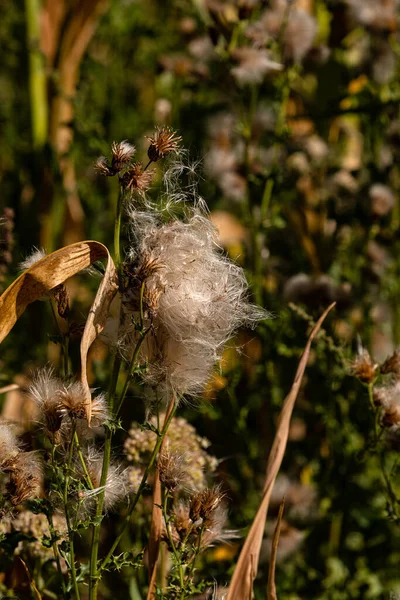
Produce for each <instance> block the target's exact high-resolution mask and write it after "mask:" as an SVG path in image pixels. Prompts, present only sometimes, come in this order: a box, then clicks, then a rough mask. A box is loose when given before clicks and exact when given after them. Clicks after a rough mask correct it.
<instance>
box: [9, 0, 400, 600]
mask: <svg viewBox="0 0 400 600" xmlns="http://www.w3.org/2000/svg"><path fill="white" fill-rule="evenodd" d="M0 8H1V15H2V16H1V19H0V42H1V56H2V67H3V68H2V70H1V73H0V124H1V136H0V183H1V198H0V203H1V212H2V217H3V218H4V221H3V227H2V229H1V239H0V244H1V247H2V252H1V254H0V286H1V288H2V289H5V287H6V286H7V285H8V284H9V283H11V282H12V281H13V279H14V278H15V277H16V274H17V272H18V263H19V262H20V261H21V260H22V259H23V258H24V257H25V256H26V255H27V254H28V253H29V252H30V250H31V248H32V246H37V247H43V248H45V250H46V251H48V252H50V251H52V250H54V249H56V248H58V247H60V246H61V245H65V244H67V243H71V242H73V241H77V240H81V239H96V240H99V241H101V242H103V243H105V244H106V245H108V246H111V241H112V234H113V215H114V210H115V203H116V198H117V189H116V184H115V182H113V181H112V180H111V181H110V180H106V179H104V178H103V179H101V178H100V177H98V176H97V175H96V174H95V171H94V170H93V163H94V161H95V159H96V158H97V157H98V156H99V155H103V154H108V153H109V148H110V144H111V142H112V141H114V140H116V141H120V140H123V139H128V140H129V142H132V143H134V144H135V145H136V146H137V147H138V153H139V155H142V156H144V155H145V151H146V148H147V145H146V140H145V138H144V136H145V135H151V133H152V131H153V129H154V126H155V125H157V124H159V125H162V124H165V125H169V126H172V127H173V128H176V129H177V130H178V131H179V133H180V135H182V137H183V141H184V145H185V147H186V148H188V150H189V155H190V158H191V159H192V160H193V161H194V164H193V165H192V166H191V167H190V168H191V169H195V170H196V171H197V172H198V174H199V190H200V193H201V194H202V196H203V197H204V198H205V200H206V202H207V203H208V206H209V207H210V210H211V218H212V219H213V221H214V223H215V225H216V226H217V227H218V228H219V230H220V235H221V245H222V246H223V248H224V249H225V251H226V252H227V253H228V254H229V255H230V256H231V257H232V258H234V259H235V260H237V261H238V262H239V263H240V264H242V265H243V266H244V267H245V268H246V269H247V272H248V277H249V280H250V282H251V289H252V293H253V295H254V299H255V301H257V302H259V303H261V304H263V305H264V306H265V307H267V308H268V309H269V310H270V311H271V313H272V315H273V318H272V319H270V320H269V321H267V322H265V323H264V324H262V325H260V327H259V328H258V330H257V331H256V332H250V333H249V332H243V333H241V334H240V335H239V338H238V339H237V340H236V342H235V348H234V347H231V348H229V349H228V350H227V351H226V352H225V355H224V359H223V361H222V363H221V365H220V366H219V367H218V369H216V372H215V375H214V376H213V378H212V380H211V381H210V383H209V386H208V388H207V392H206V393H205V396H204V398H203V399H202V400H201V401H200V402H199V403H197V402H196V403H195V406H194V407H192V406H188V407H187V408H185V409H184V410H183V413H184V415H185V416H186V417H187V418H188V419H189V421H190V422H192V423H193V424H195V425H196V427H197V429H198V432H199V433H200V435H203V436H206V437H207V438H208V439H209V440H210V441H211V443H212V446H211V451H212V453H213V454H215V455H216V456H217V457H218V458H219V460H220V462H219V467H218V479H219V480H221V481H223V485H224V487H225V488H226V490H227V493H228V497H229V499H230V520H231V524H232V526H233V527H236V528H238V529H239V530H240V532H241V534H243V535H245V532H246V528H247V527H248V526H249V524H250V522H251V520H252V518H253V516H254V514H255V511H256V509H257V506H258V502H259V498H260V491H261V489H262V485H263V475H264V472H265V467H266V460H267V457H268V451H269V448H270V445H271V442H272V437H273V432H274V430H275V424H276V417H277V415H278V413H279V410H280V407H281V405H282V401H283V399H284V397H285V394H286V393H287V391H288V390H289V388H290V386H291V383H292V379H293V376H294V373H295V369H296V365H297V361H298V359H299V356H300V353H301V350H302V348H303V347H304V344H305V339H306V335H307V332H308V331H309V329H310V325H311V324H312V323H313V322H314V319H316V317H317V315H319V313H320V312H321V309H322V308H324V307H326V306H327V305H328V304H329V303H330V302H332V301H334V300H335V301H336V302H337V307H336V310H335V313H334V315H331V316H330V318H329V319H328V322H327V325H326V326H325V330H324V332H322V334H320V336H319V338H318V341H317V343H316V344H315V346H314V349H313V352H312V356H311V359H310V363H309V367H308V370H307V374H306V380H305V383H304V385H303V387H302V390H301V394H300V397H299V399H298V402H297V406H296V409H295V415H294V420H293V423H292V428H291V432H290V440H289V444H288V448H287V452H286V455H285V459H284V464H283V473H282V476H281V477H280V479H279V480H278V483H277V488H276V490H275V492H274V499H275V504H274V508H273V510H272V511H271V515H270V517H269V522H268V524H267V528H266V537H265V541H264V543H263V551H262V564H261V568H260V572H259V575H258V577H257V580H256V598H260V599H261V598H265V597H266V580H267V572H268V557H269V552H270V535H271V531H273V523H272V521H273V518H274V515H276V513H277V507H278V504H279V502H280V499H281V497H282V495H283V494H285V496H286V512H285V517H284V519H285V521H284V527H283V532H282V536H281V541H280V550H279V565H278V571H277V591H278V597H279V598H285V599H290V600H295V599H299V598H302V599H309V598H315V599H319V600H342V599H347V598H363V599H364V598H365V599H375V598H394V597H397V595H396V593H398V594H400V578H399V564H400V545H399V542H400V535H399V522H398V521H397V517H396V514H395V513H393V510H392V509H389V508H388V502H387V498H386V496H385V492H384V489H383V485H382V476H381V472H380V467H379V463H378V461H377V458H376V456H375V455H374V454H373V452H370V451H369V449H370V446H371V432H372V422H373V415H372V412H370V411H369V407H368V398H367V394H366V391H365V389H364V388H363V387H362V386H361V385H360V384H359V382H357V381H356V380H355V379H354V378H352V377H350V376H349V361H350V359H351V358H352V356H353V355H354V352H355V349H356V345H357V337H358V336H359V338H360V339H361V340H362V343H363V345H364V346H365V347H367V348H369V349H370V351H371V353H372V355H373V356H374V359H375V360H377V361H382V360H383V359H385V358H386V356H388V355H389V354H390V353H391V352H392V351H393V349H394V348H395V347H396V346H397V345H398V344H399V343H400V302H399V291H400V277H399V274H400V252H399V250H400V238H399V220H400V197H399V193H400V172H399V152H400V151H399V147H400V146H399V141H400V115H399V100H400V80H399V71H400V60H399V52H400V45H399V41H400V40H399V30H398V24H399V21H398V6H397V1H396V0H346V1H340V0H332V1H329V0H297V1H296V2H292V3H290V4H288V3H287V2H286V0H271V1H270V2H264V1H262V0H230V1H229V0H228V1H222V0H221V1H219V0H192V1H189V0H170V1H169V2H164V1H163V0H146V1H143V0H108V1H106V0H80V1H79V0H47V1H46V0H45V1H43V2H40V1H39V0H26V1H25V3H23V2H22V0H19V1H18V2H14V1H11V0H0ZM126 242H127V243H128V238H127V239H126ZM95 287H96V281H95V280H94V281H91V280H90V278H89V277H88V276H85V275H82V276H80V277H78V278H76V279H75V280H74V281H73V282H71V285H70V294H71V296H72V297H73V298H74V303H73V307H72V311H73V316H74V319H75V321H76V325H77V327H76V329H77V331H78V333H77V336H76V340H74V339H73V340H72V341H71V347H72V352H73V353H75V355H74V356H75V360H76V364H78V361H77V353H78V345H79V323H81V322H82V321H83V319H84V315H85V314H86V312H85V311H87V308H88V306H89V305H90V300H91V298H92V297H93V290H94V289H95ZM54 334H55V330H53V329H52V326H51V314H50V310H49V307H48V306H47V304H45V303H37V305H34V306H31V307H30V308H29V310H28V311H27V312H26V314H25V315H24V316H23V317H22V318H21V319H20V321H19V323H18V324H17V325H16V327H15V328H14V330H13V332H12V334H11V335H10V336H9V338H8V339H7V340H6V341H5V342H4V344H3V346H2V350H1V358H0V365H1V372H0V378H1V384H2V385H6V384H8V383H10V382H12V381H17V383H21V382H22V383H23V382H24V377H26V376H27V375H28V376H29V373H30V372H31V370H32V368H34V367H35V366H42V365H44V364H46V362H48V361H53V362H55V363H57V361H58V360H59V348H58V346H57V344H56V343H54V342H55V341H56V340H55V339H54V337H52V336H54ZM237 349H239V352H238V351H237ZM108 364H109V357H108V356H107V351H106V350H105V348H104V347H103V346H102V345H101V344H99V345H98V348H97V351H96V352H95V353H94V356H93V369H92V371H93V373H92V383H93V385H94V386H105V385H106V381H107V377H108V375H107V366H108ZM140 393H141V391H140V390H132V401H131V402H130V403H128V404H129V405H128V406H127V409H126V411H125V414H124V424H125V427H126V428H128V427H129V423H130V421H131V420H132V419H139V420H140V419H143V414H144V409H143V406H142V403H141V401H140V399H139V397H140ZM2 405H3V416H4V417H5V418H12V419H15V420H17V419H18V420H22V421H23V420H25V421H29V418H30V413H29V407H27V405H26V403H24V401H23V400H21V398H20V397H18V393H17V392H11V393H9V394H8V395H3V396H2ZM399 442H400V439H399V435H398V433H397V432H390V433H389V434H388V435H387V436H386V437H385V441H384V444H385V451H386V452H387V456H388V460H392V459H393V457H395V456H396V453H398V451H399V448H400V444H399ZM394 480H395V475H394ZM137 527H138V528H139V529H140V527H141V525H140V523H139V524H137ZM239 548H240V543H239V542H238V543H237V544H234V545H232V546H226V547H222V548H216V549H214V550H211V551H210V552H209V553H208V554H207V555H206V557H205V559H204V564H203V565H202V570H201V571H200V573H201V574H202V576H204V577H205V578H207V579H212V578H215V580H216V581H217V582H218V584H220V585H221V586H222V585H224V584H226V583H227V582H228V581H229V574H230V573H231V571H232V569H233V565H234V562H235V558H236V557H237V555H238V551H239ZM4 577H5V575H3V576H2V581H3V583H4V582H5V583H7V579H4ZM135 577H136V575H135ZM141 577H142V576H141V575H140V574H139V575H137V580H135V579H134V578H132V573H129V572H127V573H123V576H120V575H118V577H117V576H116V577H115V579H114V581H112V580H110V582H109V585H110V587H109V589H107V586H105V587H104V589H103V594H104V597H105V598H109V597H111V596H112V595H113V596H114V597H115V594H116V589H117V587H116V586H118V588H119V590H120V592H118V593H121V594H122V593H125V594H128V593H130V594H131V597H132V598H138V597H139V596H137V595H135V594H137V591H135V590H136V586H137V587H138V589H140V588H141V586H142V585H143V584H144V581H145V575H144V576H143V579H141ZM134 581H136V583H134ZM111 590H112V591H111ZM20 593H22V592H20ZM399 597H400V596H399ZM238 600H240V599H238Z"/></svg>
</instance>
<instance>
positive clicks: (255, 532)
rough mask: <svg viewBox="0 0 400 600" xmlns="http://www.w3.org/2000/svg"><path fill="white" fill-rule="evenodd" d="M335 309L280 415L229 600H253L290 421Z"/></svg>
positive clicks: (313, 333)
mask: <svg viewBox="0 0 400 600" xmlns="http://www.w3.org/2000/svg"><path fill="white" fill-rule="evenodd" d="M334 306H335V302H333V304H331V305H330V306H329V307H328V308H327V309H326V310H325V312H324V313H323V314H322V315H321V317H320V318H319V320H318V322H317V323H316V324H315V327H314V328H313V330H312V331H311V333H310V337H309V338H308V340H307V344H306V347H305V349H304V352H303V355H302V357H301V359H300V362H299V366H298V367H297V372H296V376H295V378H294V382H293V385H292V387H291V389H290V392H289V394H288V395H287V396H286V398H285V400H284V403H283V406H282V410H281V414H280V415H279V420H278V427H277V430H276V434H275V438H274V443H273V445H272V448H271V452H270V455H269V459H268V464H267V471H266V478H265V484H264V489H263V495H262V498H261V503H260V506H259V509H258V511H257V514H256V516H255V518H254V521H253V523H252V526H251V528H250V531H249V533H248V535H247V538H246V541H245V543H244V544H243V548H242V550H241V552H240V555H239V559H238V562H237V564H236V567H235V570H234V573H233V575H232V579H231V583H230V585H229V591H228V595H227V598H226V600H238V598H240V600H251V599H252V598H253V581H254V579H255V576H256V574H257V570H258V560H259V556H260V549H261V542H262V538H263V534H264V528H265V520H266V518H267V513H268V506H269V501H270V498H271V492H272V488H273V486H274V483H275V479H276V476H277V475H278V472H279V469H280V466H281V464H282V459H283V455H284V453H285V449H286V443H287V439H288V434H289V426H290V418H291V416H292V412H293V408H294V403H295V401H296V398H297V394H298V393H299V389H300V385H301V381H302V379H303V375H304V371H305V369H306V366H307V361H308V357H309V355H310V349H311V344H312V342H313V340H314V338H315V336H316V335H317V333H318V331H319V330H320V328H321V325H322V323H323V322H324V320H325V318H326V316H327V314H328V313H329V312H330V311H331V310H332V308H333V307H334Z"/></svg>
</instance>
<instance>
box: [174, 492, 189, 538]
mask: <svg viewBox="0 0 400 600" xmlns="http://www.w3.org/2000/svg"><path fill="white" fill-rule="evenodd" d="M172 516H173V521H174V525H175V529H176V531H177V532H178V534H179V536H180V538H181V539H183V538H185V537H186V535H187V532H188V531H189V529H190V528H191V527H192V521H191V519H190V513H189V506H188V504H187V502H184V501H183V500H180V501H179V502H178V503H177V504H174V506H173V508H172Z"/></svg>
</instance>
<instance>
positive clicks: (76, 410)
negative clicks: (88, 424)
mask: <svg viewBox="0 0 400 600" xmlns="http://www.w3.org/2000/svg"><path fill="white" fill-rule="evenodd" d="M60 400H61V406H62V410H63V412H64V413H67V414H68V415H69V416H70V417H71V418H72V419H85V418H86V393H85V389H84V387H83V385H82V384H81V383H80V382H79V381H74V382H73V383H70V384H69V385H67V386H64V387H63V389H62V390H61V391H60Z"/></svg>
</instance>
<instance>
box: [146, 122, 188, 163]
mask: <svg viewBox="0 0 400 600" xmlns="http://www.w3.org/2000/svg"><path fill="white" fill-rule="evenodd" d="M146 137H147V136H146ZM147 139H148V140H149V142H150V146H149V149H148V152H147V154H148V157H149V159H150V160H151V161H152V162H157V161H158V160H159V159H160V158H164V156H165V155H166V154H169V153H170V152H178V150H179V145H180V142H181V141H182V137H181V136H180V135H178V134H177V133H176V131H174V130H173V129H171V128H170V127H165V126H164V127H161V128H157V130H156V132H155V134H154V136H152V137H147Z"/></svg>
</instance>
